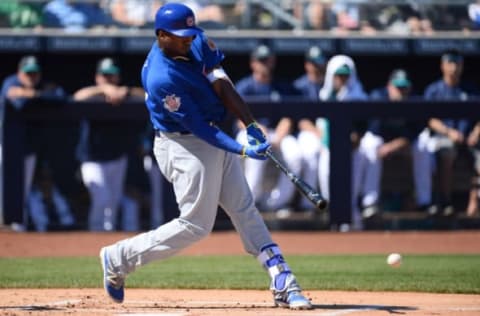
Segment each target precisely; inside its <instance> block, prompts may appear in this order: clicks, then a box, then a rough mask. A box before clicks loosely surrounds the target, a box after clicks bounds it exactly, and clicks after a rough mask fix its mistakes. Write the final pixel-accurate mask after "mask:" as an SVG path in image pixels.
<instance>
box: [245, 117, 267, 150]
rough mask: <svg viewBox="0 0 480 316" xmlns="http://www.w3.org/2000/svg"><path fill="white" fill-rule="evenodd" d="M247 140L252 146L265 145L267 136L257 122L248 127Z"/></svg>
mask: <svg viewBox="0 0 480 316" xmlns="http://www.w3.org/2000/svg"><path fill="white" fill-rule="evenodd" d="M247 140H248V143H249V144H250V145H252V146H254V145H258V144H261V143H264V142H266V141H267V136H265V134H264V133H263V131H262V130H261V128H260V127H259V126H258V124H257V122H253V123H250V124H248V126H247Z"/></svg>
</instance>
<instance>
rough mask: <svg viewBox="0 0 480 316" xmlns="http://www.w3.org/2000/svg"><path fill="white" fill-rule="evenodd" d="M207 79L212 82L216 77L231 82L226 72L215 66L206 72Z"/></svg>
mask: <svg viewBox="0 0 480 316" xmlns="http://www.w3.org/2000/svg"><path fill="white" fill-rule="evenodd" d="M207 79H208V81H210V82H212V83H213V82H214V81H216V80H218V79H226V80H228V81H230V82H231V80H230V78H229V77H228V75H227V73H226V72H225V70H223V68H222V67H220V68H215V69H213V70H212V71H210V72H209V73H208V74H207Z"/></svg>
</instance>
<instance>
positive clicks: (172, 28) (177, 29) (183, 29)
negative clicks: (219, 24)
mask: <svg viewBox="0 0 480 316" xmlns="http://www.w3.org/2000/svg"><path fill="white" fill-rule="evenodd" d="M159 30H163V31H166V32H169V33H172V34H173V35H176V36H180V37H187V36H194V35H197V34H199V33H202V32H203V30H202V29H201V28H198V27H197V26H196V25H195V15H194V14H193V11H192V10H191V9H190V8H189V7H187V6H186V5H184V4H181V3H167V4H165V5H164V6H162V7H161V8H160V9H158V11H157V14H156V15H155V33H157V32H158V31H159Z"/></svg>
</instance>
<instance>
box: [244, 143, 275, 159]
mask: <svg viewBox="0 0 480 316" xmlns="http://www.w3.org/2000/svg"><path fill="white" fill-rule="evenodd" d="M270 146H271V145H270V144H269V143H268V142H264V143H261V144H258V145H255V146H247V147H243V151H242V156H243V157H250V158H253V159H258V160H266V159H267V156H266V152H267V150H268V149H269V148H270Z"/></svg>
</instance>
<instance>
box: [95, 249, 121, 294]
mask: <svg viewBox="0 0 480 316" xmlns="http://www.w3.org/2000/svg"><path fill="white" fill-rule="evenodd" d="M100 262H101V263H102V269H103V287H104V288H105V291H106V292H107V294H108V296H110V298H111V299H112V300H113V301H114V302H116V303H122V302H123V297H124V291H123V286H124V283H125V278H124V277H122V276H120V275H118V274H115V273H114V272H113V271H111V269H110V263H109V260H108V254H107V250H106V248H102V249H101V250H100Z"/></svg>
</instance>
